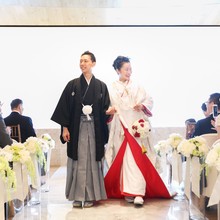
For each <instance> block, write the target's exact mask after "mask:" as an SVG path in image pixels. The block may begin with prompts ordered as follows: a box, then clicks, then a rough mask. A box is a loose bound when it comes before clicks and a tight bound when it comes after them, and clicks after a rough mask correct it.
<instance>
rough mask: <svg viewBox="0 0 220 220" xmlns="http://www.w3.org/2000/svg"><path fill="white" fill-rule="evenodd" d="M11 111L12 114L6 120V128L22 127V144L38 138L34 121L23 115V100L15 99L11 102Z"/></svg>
mask: <svg viewBox="0 0 220 220" xmlns="http://www.w3.org/2000/svg"><path fill="white" fill-rule="evenodd" d="M11 110H12V112H11V114H10V115H9V116H8V117H6V118H4V120H5V124H6V126H12V125H18V124H19V125H20V129H21V142H22V143H23V142H25V141H26V139H27V138H29V137H31V136H33V137H36V133H35V130H34V128H33V123H32V119H31V118H30V117H27V116H23V115H22V114H23V110H24V109H23V101H22V100H21V99H14V100H13V101H12V102H11Z"/></svg>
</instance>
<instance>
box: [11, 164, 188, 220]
mask: <svg viewBox="0 0 220 220" xmlns="http://www.w3.org/2000/svg"><path fill="white" fill-rule="evenodd" d="M65 180H66V167H60V168H58V169H57V170H56V171H55V172H54V173H53V175H52V177H51V179H50V191H49V192H47V193H42V201H41V204H40V205H35V206H25V207H24V209H23V211H22V212H20V213H17V214H16V215H15V217H14V218H13V220H136V219H137V220H161V219H163V220H188V219H189V209H188V201H186V200H184V201H175V200H173V199H171V200H166V199H149V200H146V201H145V203H144V206H143V207H141V208H136V207H134V205H132V204H128V203H127V202H125V201H124V200H118V199H117V200H114V199H111V200H106V201H101V202H99V203H98V204H97V205H96V206H94V207H91V208H84V209H78V208H72V202H69V201H67V200H66V198H65V195H64V194H65Z"/></svg>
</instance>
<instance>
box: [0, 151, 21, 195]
mask: <svg viewBox="0 0 220 220" xmlns="http://www.w3.org/2000/svg"><path fill="white" fill-rule="evenodd" d="M0 177H1V178H2V180H3V182H4V183H5V185H6V186H7V194H8V196H9V198H10V190H11V189H14V190H15V189H16V185H17V179H16V175H15V172H14V170H12V169H11V167H10V166H9V161H8V160H7V158H6V157H4V156H3V154H2V155H0Z"/></svg>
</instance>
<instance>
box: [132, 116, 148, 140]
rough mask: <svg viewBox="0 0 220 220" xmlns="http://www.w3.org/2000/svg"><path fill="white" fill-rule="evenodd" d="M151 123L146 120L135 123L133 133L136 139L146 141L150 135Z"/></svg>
mask: <svg viewBox="0 0 220 220" xmlns="http://www.w3.org/2000/svg"><path fill="white" fill-rule="evenodd" d="M150 130H151V129H150V123H149V122H148V121H146V120H144V119H139V120H137V121H135V122H134V123H133V125H132V133H133V135H134V137H137V138H141V139H145V138H147V137H148V136H149V133H150Z"/></svg>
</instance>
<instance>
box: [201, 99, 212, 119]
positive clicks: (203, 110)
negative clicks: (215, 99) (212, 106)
mask: <svg viewBox="0 0 220 220" xmlns="http://www.w3.org/2000/svg"><path fill="white" fill-rule="evenodd" d="M201 109H202V112H203V114H204V115H205V117H208V116H209V115H210V112H209V111H208V109H207V103H206V102H203V103H202V105H201Z"/></svg>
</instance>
